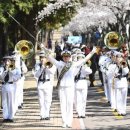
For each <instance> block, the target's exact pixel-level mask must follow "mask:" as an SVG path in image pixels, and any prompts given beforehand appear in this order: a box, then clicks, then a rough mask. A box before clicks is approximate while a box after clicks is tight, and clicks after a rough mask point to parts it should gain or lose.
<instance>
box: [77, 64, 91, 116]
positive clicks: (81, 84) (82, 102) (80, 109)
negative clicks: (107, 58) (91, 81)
mask: <svg viewBox="0 0 130 130" xmlns="http://www.w3.org/2000/svg"><path fill="white" fill-rule="evenodd" d="M79 69H80V67H79V68H78V71H79ZM91 73H92V70H91V69H90V67H88V66H87V65H83V66H82V68H81V71H80V77H79V80H78V81H77V82H76V83H75V88H76V110H77V113H78V116H79V117H85V109H86V101H87V93H88V81H87V79H86V76H87V75H89V74H91Z"/></svg>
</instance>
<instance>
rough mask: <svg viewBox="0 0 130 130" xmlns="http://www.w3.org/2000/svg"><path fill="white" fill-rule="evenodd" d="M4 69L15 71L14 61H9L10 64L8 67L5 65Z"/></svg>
mask: <svg viewBox="0 0 130 130" xmlns="http://www.w3.org/2000/svg"><path fill="white" fill-rule="evenodd" d="M5 69H6V70H7V71H11V70H14V69H15V61H11V63H10V64H9V65H5Z"/></svg>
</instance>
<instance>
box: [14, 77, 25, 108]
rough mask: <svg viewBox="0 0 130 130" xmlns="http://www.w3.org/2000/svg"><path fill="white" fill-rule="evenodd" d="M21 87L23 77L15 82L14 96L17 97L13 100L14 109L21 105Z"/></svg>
mask: <svg viewBox="0 0 130 130" xmlns="http://www.w3.org/2000/svg"><path fill="white" fill-rule="evenodd" d="M23 86H24V77H22V78H21V79H19V80H18V81H17V82H16V94H15V95H16V97H17V98H16V100H15V102H16V109H17V107H18V106H21V104H22V103H23Z"/></svg>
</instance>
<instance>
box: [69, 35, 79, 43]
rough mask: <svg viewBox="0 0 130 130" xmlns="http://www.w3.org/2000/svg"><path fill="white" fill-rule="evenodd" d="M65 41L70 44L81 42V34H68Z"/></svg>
mask: <svg viewBox="0 0 130 130" xmlns="http://www.w3.org/2000/svg"><path fill="white" fill-rule="evenodd" d="M67 42H68V43H70V44H81V43H82V37H81V36H69V37H68V40H67Z"/></svg>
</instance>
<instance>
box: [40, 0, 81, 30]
mask: <svg viewBox="0 0 130 130" xmlns="http://www.w3.org/2000/svg"><path fill="white" fill-rule="evenodd" d="M72 2H74V3H79V2H80V3H82V0H72ZM53 3H54V1H53ZM75 13H76V7H75V6H74V5H73V6H69V7H68V4H66V6H65V7H62V8H60V9H58V10H55V11H54V13H51V14H50V15H49V16H45V17H44V18H43V19H42V21H40V22H39V26H41V27H43V28H45V29H58V28H59V27H61V26H65V25H66V24H67V23H68V22H69V21H70V20H71V18H72V17H73V16H74V14H75Z"/></svg>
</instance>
